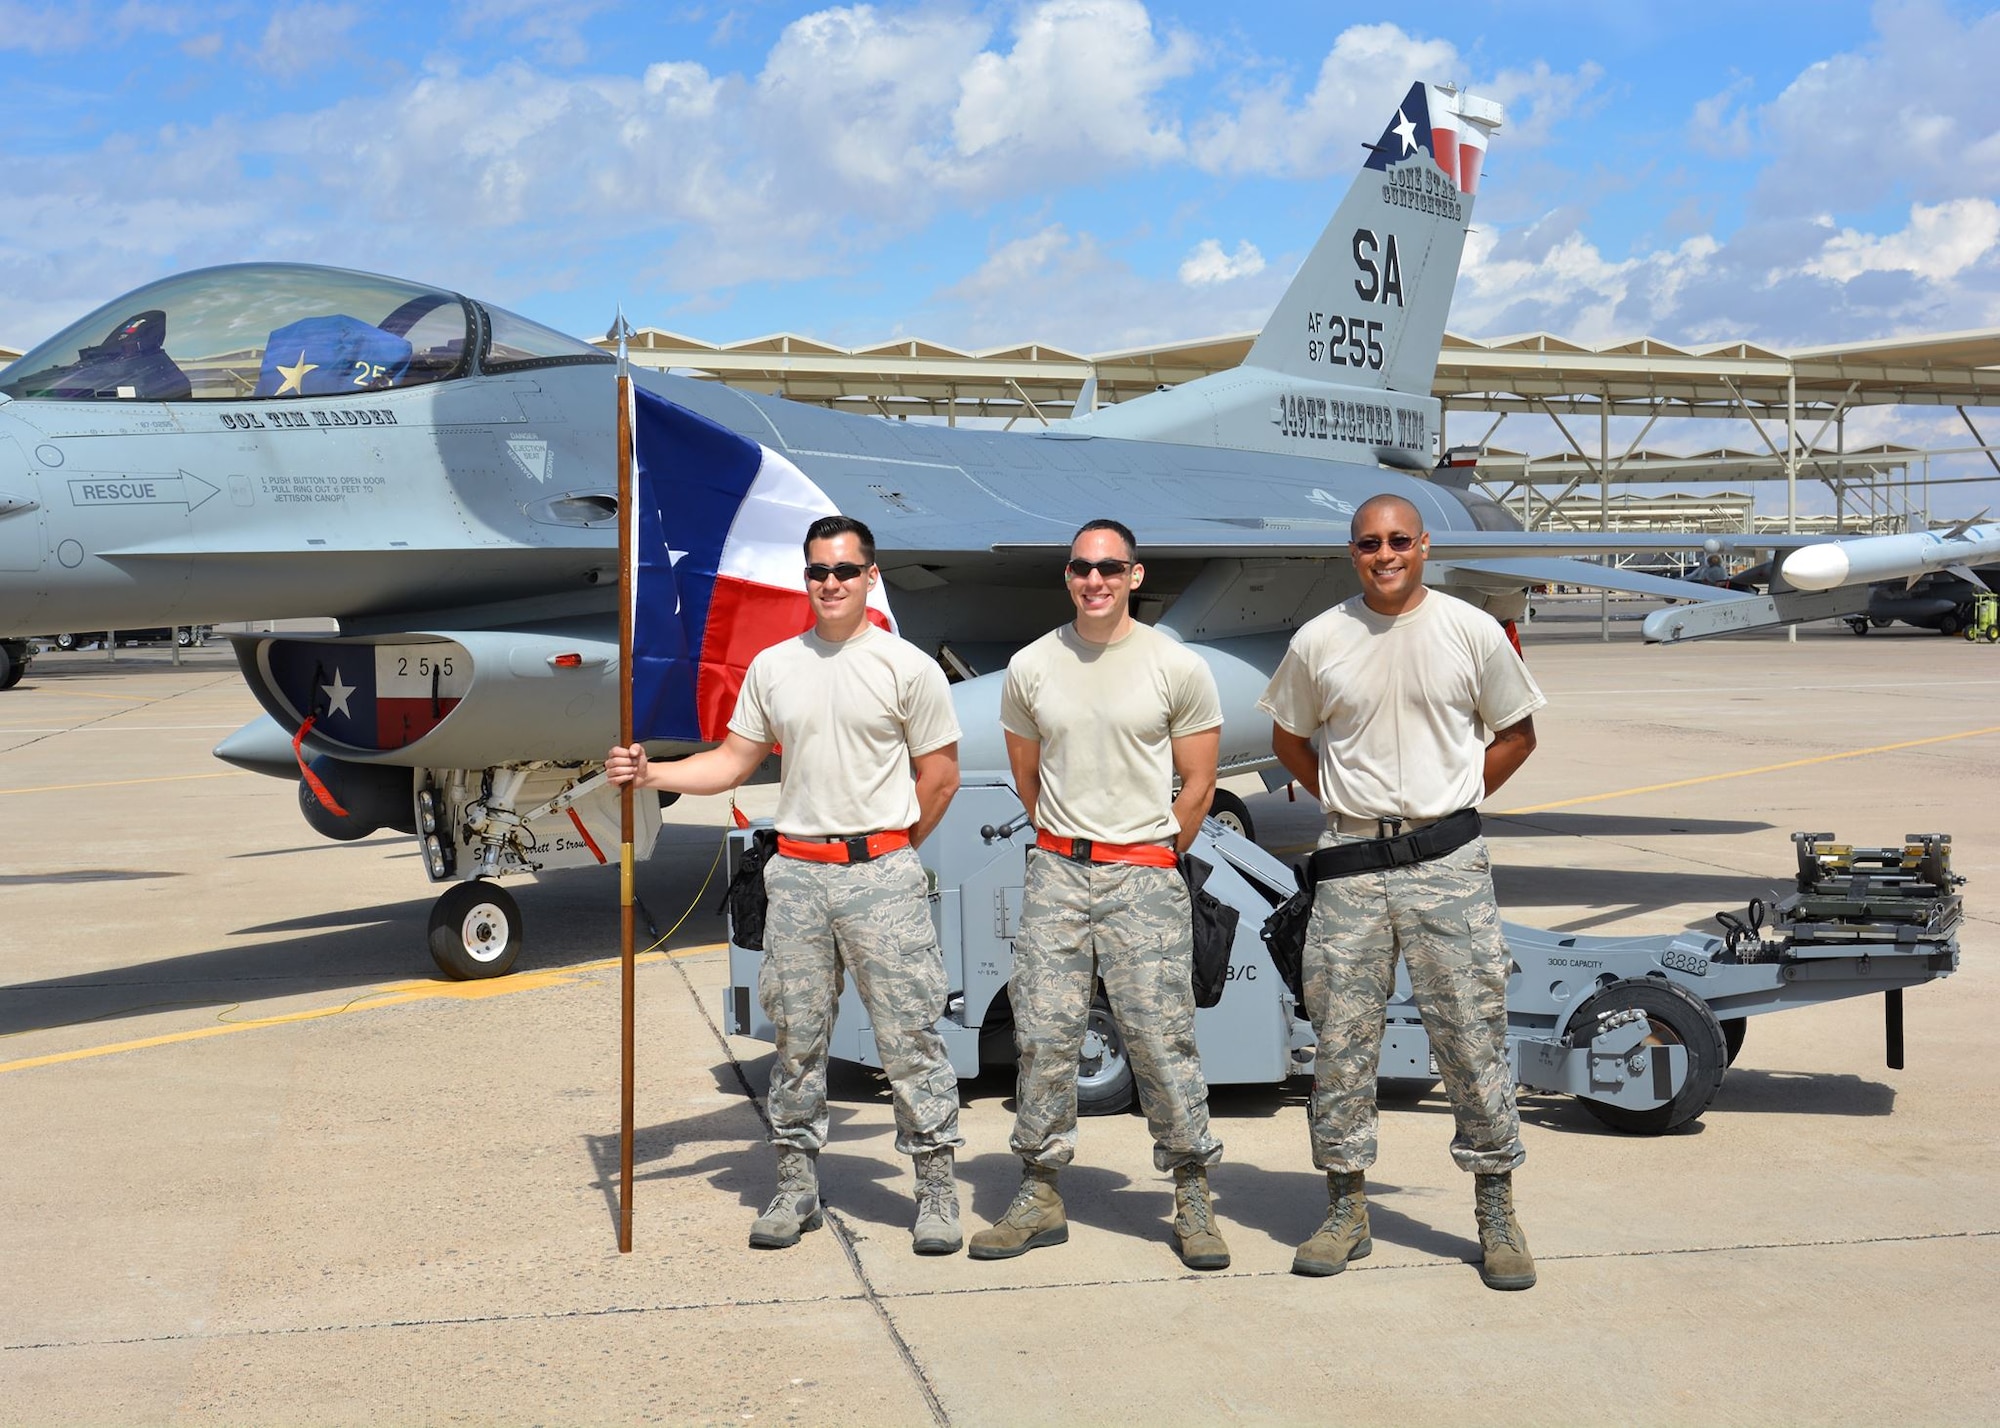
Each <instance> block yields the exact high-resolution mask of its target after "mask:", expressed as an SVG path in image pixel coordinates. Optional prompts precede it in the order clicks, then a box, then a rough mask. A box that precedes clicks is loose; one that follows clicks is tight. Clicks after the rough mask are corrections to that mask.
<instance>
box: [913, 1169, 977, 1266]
mask: <svg viewBox="0 0 2000 1428" xmlns="http://www.w3.org/2000/svg"><path fill="white" fill-rule="evenodd" d="M951 1172H952V1153H951V1148H950V1147H949V1146H947V1147H946V1148H945V1149H943V1150H922V1151H918V1152H917V1226H916V1228H915V1229H914V1230H912V1231H911V1232H910V1235H911V1241H912V1246H913V1248H915V1250H916V1252H917V1253H918V1254H957V1253H958V1252H959V1250H960V1249H962V1248H964V1246H965V1236H964V1235H963V1234H961V1233H960V1232H959V1228H958V1185H957V1184H956V1183H955V1182H954V1181H953V1179H952V1173H951Z"/></svg>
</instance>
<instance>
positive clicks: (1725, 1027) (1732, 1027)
mask: <svg viewBox="0 0 2000 1428" xmlns="http://www.w3.org/2000/svg"><path fill="white" fill-rule="evenodd" d="M1749 1031H1750V1018H1749V1017H1747V1016H1726V1017H1724V1018H1723V1019H1722V1045H1723V1049H1724V1051H1725V1052H1726V1054H1727V1055H1728V1058H1729V1059H1728V1064H1729V1065H1731V1066H1734V1065H1735V1064H1736V1053H1737V1052H1739V1051H1741V1050H1742V1049H1743V1038H1744V1037H1745V1036H1746V1035H1748V1034H1749Z"/></svg>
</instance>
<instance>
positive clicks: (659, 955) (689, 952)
mask: <svg viewBox="0 0 2000 1428" xmlns="http://www.w3.org/2000/svg"><path fill="white" fill-rule="evenodd" d="M726 945H727V944H725V943H721V942H708V943H704V944H702V945H701V946H699V947H678V948H675V949H674V950H673V951H671V952H642V953H640V954H639V956H638V959H637V960H638V961H640V962H664V961H666V960H667V959H669V958H676V959H677V958H681V957H693V956H695V955H697V954H699V953H703V952H718V951H720V950H722V948H723V947H724V946H726ZM620 961H621V959H620V958H617V957H608V958H605V959H604V960H602V961H598V962H581V963H578V964H577V965H576V966H574V967H557V968H551V969H550V970H548V971H545V972H515V973H512V974H511V975H509V976H505V977H494V978H492V979H490V980H486V981H476V982H441V981H421V982H393V983H391V984H390V985H388V986H386V987H376V988H374V989H372V990H370V991H366V992H363V993H361V994H360V995H359V996H355V997H350V998H348V999H347V1000H346V1001H344V1002H342V1003H340V1005H338V1006H330V1007H311V1008H308V1009H306V1010H304V1011H295V1012H283V1013H281V1014H279V1015H277V1016H260V1017H254V1018H252V1019H251V1020H249V1021H227V1022H223V1023H222V1024H221V1025H219V1026H199V1027H194V1028H192V1029H190V1030H188V1031H174V1032H168V1033H166V1034H165V1035H163V1036H146V1037H141V1038H139V1039H138V1040H136V1041H114V1042H112V1043H111V1044H109V1045H107V1046H84V1047H79V1048H78V1049H76V1050H75V1051H57V1052H54V1053H52V1054H50V1055H48V1056H29V1057H25V1058H23V1059H22V1060H20V1061H0V1075H5V1074H6V1073H7V1072H9V1071H32V1070H34V1069H35V1068H36V1067H38V1066H56V1065H60V1064H62V1063H63V1062H65V1061H88V1060H91V1059H93V1058H95V1057H99V1056H115V1055H117V1054H119V1053H120V1052H125V1051H145V1050H148V1049H149V1048H151V1047H155V1046H172V1045H174V1044H176V1043H178V1042H183V1041H202V1040H205V1039H207V1038H208V1037H211V1036H228V1035H230V1034H231V1033H233V1032H238V1031H259V1030H262V1029H263V1028H264V1027H268V1026H288V1025H291V1024H292V1023H294V1022H301V1021H318V1020H319V1019H320V1018H321V1017H329V1016H341V1015H343V1014H345V1013H347V1012H352V1011H365V1010H372V1009H374V1008H376V1007H399V1006H409V1005H410V1004H412V1003H414V1002H430V1001H440V1000H444V1001H483V1000H485V999H486V998H488V997H505V996H511V995H513V994H514V993H516V992H538V991H541V990H543V989H544V988H547V987H567V986H571V985H573V984H575V982H576V981H577V979H578V978H579V977H581V976H582V975H584V974H585V973H588V972H601V971H604V970H606V969H607V968H611V967H616V966H618V965H619V962H620Z"/></svg>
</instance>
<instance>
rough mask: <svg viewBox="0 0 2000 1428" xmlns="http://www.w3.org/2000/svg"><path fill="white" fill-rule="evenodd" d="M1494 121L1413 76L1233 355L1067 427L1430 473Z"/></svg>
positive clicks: (1492, 108)
mask: <svg viewBox="0 0 2000 1428" xmlns="http://www.w3.org/2000/svg"><path fill="white" fill-rule="evenodd" d="M1500 124H1501V111H1500V107H1499V106H1498V105H1497V104H1494V103H1492V102H1491V101H1488V100H1484V99H1479V98H1475V97H1474V96H1472V95H1469V94H1461V93H1459V92H1457V91H1455V90H1452V89H1448V88H1445V87H1443V86H1440V85H1434V84H1413V85H1411V86H1410V91H1409V93H1408V94H1406V95H1405V96H1404V97H1403V102H1402V103H1401V104H1399V105H1398V106H1397V107H1396V110H1395V112H1394V114H1393V115H1392V116H1391V117H1390V119H1389V121H1388V123H1387V125H1386V126H1385V127H1384V128H1383V130H1382V136H1381V138H1379V139H1377V140H1376V141H1375V142H1374V143H1372V144H1367V145H1365V146H1364V147H1366V149H1367V150H1368V158H1367V160H1366V161H1365V163H1364V164H1363V166H1362V169H1361V173H1360V176H1359V177H1358V178H1357V179H1356V180H1355V182H1354V185H1353V187H1352V188H1350V189H1349V190H1348V192H1347V197H1346V198H1345V199H1344V200H1342V202H1341V204H1340V207H1339V208H1338V209H1336V210H1335V212H1334V215H1333V220H1332V222H1330V223H1329V224H1328V225H1327V227H1326V231H1325V232H1324V233H1322V234H1321V235H1320V238H1319V242H1318V243H1316V244H1315V245H1314V247H1313V250H1312V252H1311V254H1310V255H1309V256H1308V257H1307V258H1306V261H1305V263H1304V264H1303V265H1302V266H1301V267H1300V269H1299V271H1298V275H1297V276H1296V277H1295V278H1293V280H1292V284H1291V286H1290V287H1289V288H1287V289H1286V291H1285V295H1284V297H1283V298H1282V299H1280V300H1279V303H1278V306H1277V309H1276V310H1275V311H1274V312H1273V313H1272V314H1271V319H1270V321H1269V322H1268V323H1266V324H1265V327H1264V330H1263V332H1262V333H1261V334H1260V335H1259V336H1258V338H1257V341H1256V343H1255V344H1254V345H1253V346H1252V347H1251V349H1250V355H1249V356H1248V357H1247V358H1246V359H1245V360H1244V363H1243V365H1242V366H1241V367H1238V368H1236V369H1235V370H1234V371H1231V372H1219V373H1216V374H1214V375H1213V376H1209V377H1204V378H1202V379H1201V380H1199V381H1196V382H1190V383H1188V384H1186V385H1185V386H1182V387H1177V388H1175V389H1174V390H1172V391H1170V392H1161V393H1155V394H1153V395H1150V396H1145V397H1140V398H1138V399H1137V400H1135V401H1131V402H1125V403H1122V404H1120V405H1118V406H1116V407H1111V408H1107V409H1104V410H1100V411H1098V412H1095V413H1092V414H1090V415H1087V416H1083V417H1080V418H1078V419H1076V420H1075V421H1073V422H1071V423H1070V426H1071V427H1072V428H1074V429H1076V430H1079V431H1083V432H1088V433H1089V434H1091V435H1094V436H1095V435H1101V436H1121V437H1139V438H1146V439H1151V440H1155V441H1172V442H1181V443H1185V444H1189V445H1200V446H1222V447H1231V448H1236V449H1241V450H1251V451H1278V452H1284V453H1285V454H1287V455H1297V456H1316V457H1321V458H1324V459H1328V460H1337V461H1360V462H1366V463H1370V464H1374V463H1381V464H1384V465H1388V466H1394V467H1398V468H1401V469H1403V470H1407V471H1413V472H1428V471H1429V470H1430V469H1431V467H1432V466H1433V465H1434V464H1435V462H1436V450H1435V446H1436V439H1437V433H1438V404H1437V401H1436V399H1435V398H1433V397H1432V396H1431V394H1430V391H1431V379H1432V377H1433V376H1434V375H1435V373H1436V371H1437V354H1438V348H1439V347H1440V345H1442V343H1443V340H1444V324H1445V318H1446V315H1447V314H1448V313H1449V312H1450V310H1451V295H1452V290H1453V288H1454V287H1455V286H1456V285H1457V282H1458V264H1459V258H1460V256H1461V255H1462V254H1463V252H1464V250H1465V232H1466V227H1467V225H1468V223H1469V222H1470V220H1471V216H1472V203H1473V198H1474V195H1475V194H1476V193H1477V192H1478V188H1479V176H1480V171H1481V169H1482V168H1483V166H1484V162H1485V158H1486V148H1487V143H1488V140H1489V139H1490V137H1491V136H1492V134H1493V132H1494V131H1495V130H1496V129H1498V128H1499V127H1500Z"/></svg>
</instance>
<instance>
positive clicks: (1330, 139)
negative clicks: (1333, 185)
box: [1192, 22, 1601, 177]
mask: <svg viewBox="0 0 2000 1428" xmlns="http://www.w3.org/2000/svg"><path fill="white" fill-rule="evenodd" d="M1468 65H1469V62H1468V61H1467V59H1466V58H1465V57H1464V56H1463V55H1461V54H1460V53H1459V51H1458V49H1457V48H1456V47H1455V46H1454V45H1452V44H1451V43H1450V42H1449V41H1446V40H1432V39H1422V38H1419V37H1417V36H1413V35H1411V34H1409V33H1407V32H1406V31H1404V30H1403V29H1402V28H1401V27H1400V26H1397V25H1394V24H1389V23H1386V22H1385V23H1382V24H1375V25H1354V26H1350V27H1349V28H1347V29H1345V30H1343V31H1341V32H1340V34H1339V35H1338V36H1337V37H1336V38H1335V40H1334V42H1333V47H1332V48H1331V49H1329V50H1328V51H1327V53H1326V56H1325V57H1324V58H1323V59H1322V60H1321V61H1320V66H1319V75H1318V78H1317V80H1316V81H1315V83H1314V85H1313V89H1312V92H1311V93H1309V94H1308V95H1306V97H1305V98H1304V99H1303V100H1302V101H1300V102H1299V104H1298V105H1296V106H1294V105H1292V104H1291V103H1290V92H1291V89H1290V81H1289V80H1288V79H1284V78H1280V79H1278V80H1276V81H1274V82H1271V83H1268V84H1266V85H1263V86H1262V87H1259V88H1256V89H1253V90H1251V91H1250V92H1248V93H1246V94H1244V95H1242V96H1241V98H1240V100H1239V102H1238V104H1237V107H1236V108H1235V110H1234V111H1233V112H1220V113H1216V114H1211V115H1209V116H1208V117H1207V118H1205V119H1204V120H1202V121H1201V122H1200V123H1199V124H1198V125H1197V126H1196V132H1195V138H1194V140H1193V143H1192V151H1193V156H1194V161H1195V162H1196V163H1197V164H1198V165H1199V166H1200V167H1202V168H1203V169H1206V170H1207V171H1209V172H1210V173H1232V174H1234V173H1251V174H1270V175H1275V176H1280V177H1322V176H1325V175H1327V174H1329V173H1342V172H1346V171H1348V170H1349V169H1351V168H1352V166H1353V154H1354V146H1355V144H1356V142H1357V140H1359V141H1360V142H1364V143H1365V142H1372V141H1373V140H1374V138H1375V136H1376V135H1377V134H1379V133H1381V131H1382V125H1383V124H1384V123H1385V122H1386V121H1387V120H1388V119H1389V118H1390V115H1389V113H1388V110H1387V109H1386V108H1385V107H1384V103H1385V100H1384V96H1393V98H1391V99H1390V100H1389V101H1388V102H1390V103H1393V102H1395V100H1399V99H1401V98H1402V96H1403V95H1404V94H1406V93H1407V92H1408V91H1409V87H1410V86H1411V85H1412V84H1414V83H1416V82H1418V81H1419V80H1423V81H1428V82H1431V83H1437V82H1440V81H1443V80H1447V79H1456V80H1457V81H1460V82H1462V83H1463V84H1464V86H1465V87H1466V88H1467V89H1470V90H1471V91H1472V92H1473V93H1475V94H1479V95H1481V96H1483V97H1485V98H1488V99H1493V100H1497V101H1498V102H1499V103H1501V104H1502V105H1504V106H1506V108H1507V125H1506V128H1505V129H1504V130H1503V133H1504V134H1505V136H1506V143H1507V144H1508V146H1509V147H1512V148H1516V149H1521V148H1528V147H1532V146H1534V145H1537V144H1540V143H1543V142H1545V141H1546V139H1547V137H1548V132H1549V129H1550V127H1551V126H1552V125H1553V124H1554V123H1555V122H1556V120H1558V119H1559V118H1561V117H1563V116H1565V115H1567V114H1569V113H1571V112H1573V111H1574V110H1575V109H1576V108H1577V107H1578V106H1579V105H1581V104H1582V103H1583V102H1584V100H1585V99H1586V97H1587V96H1588V95H1589V94H1590V92H1591V91H1592V90H1593V89H1594V87H1595V86H1596V84H1597V82H1598V80H1599V78H1600V77H1601V72H1600V71H1599V69H1598V67H1597V66H1596V65H1594V64H1585V65H1582V66H1580V67H1579V68H1578V69H1577V70H1576V72H1575V73H1573V74H1558V73H1556V72H1554V71H1552V70H1551V69H1550V68H1549V67H1548V66H1547V65H1546V64H1539V63H1538V64H1536V65H1533V66H1531V67H1530V68H1528V69H1525V70H1502V71H1500V72H1498V73H1497V74H1492V75H1487V76H1480V75H1478V74H1476V73H1468Z"/></svg>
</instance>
